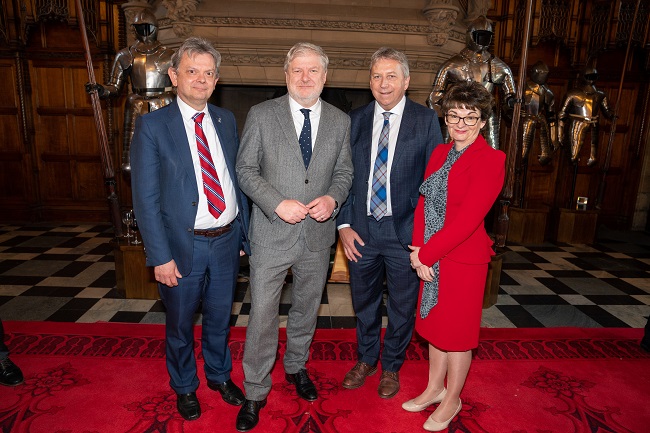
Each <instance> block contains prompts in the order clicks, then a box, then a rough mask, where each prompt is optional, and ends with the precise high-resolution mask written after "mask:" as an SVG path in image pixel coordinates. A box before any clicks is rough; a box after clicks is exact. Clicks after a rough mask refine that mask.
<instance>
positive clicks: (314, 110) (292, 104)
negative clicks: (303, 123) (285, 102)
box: [289, 96, 323, 116]
mask: <svg viewBox="0 0 650 433" xmlns="http://www.w3.org/2000/svg"><path fill="white" fill-rule="evenodd" d="M322 105H323V104H322V103H321V100H320V98H318V100H317V101H316V103H315V104H314V105H312V106H311V107H303V106H302V105H300V104H299V103H297V102H296V101H295V100H294V99H293V98H292V97H291V96H289V109H290V110H291V112H292V113H293V112H294V111H297V112H299V114H300V115H302V113H300V110H302V109H303V108H307V109H309V110H311V113H310V116H311V115H312V114H320V110H321V107H322Z"/></svg>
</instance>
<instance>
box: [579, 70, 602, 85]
mask: <svg viewBox="0 0 650 433" xmlns="http://www.w3.org/2000/svg"><path fill="white" fill-rule="evenodd" d="M582 79H583V80H584V81H585V82H586V83H589V84H594V82H596V80H597V79H598V71H597V70H596V68H594V67H592V66H587V67H586V68H584V69H583V70H582Z"/></svg>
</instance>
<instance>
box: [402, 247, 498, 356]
mask: <svg viewBox="0 0 650 433" xmlns="http://www.w3.org/2000/svg"><path fill="white" fill-rule="evenodd" d="M487 271H488V264H487V263H482V264H467V263H458V262H454V261H452V260H449V259H443V260H440V279H439V286H438V304H437V305H436V306H435V307H433V308H432V309H431V311H430V312H429V315H428V316H427V317H426V318H425V319H422V318H421V316H420V303H421V302H422V289H423V287H424V282H422V281H421V282H420V295H419V297H418V309H417V310H416V312H415V316H416V317H415V330H416V331H417V333H418V334H420V335H421V336H422V337H424V338H425V339H426V340H427V341H428V342H429V343H431V344H432V345H433V346H435V347H437V348H438V349H440V350H445V351H450V352H464V351H467V350H471V349H474V348H476V347H477V346H478V334H479V329H480V327H481V313H482V307H483V292H484V290H485V279H486V277H487Z"/></svg>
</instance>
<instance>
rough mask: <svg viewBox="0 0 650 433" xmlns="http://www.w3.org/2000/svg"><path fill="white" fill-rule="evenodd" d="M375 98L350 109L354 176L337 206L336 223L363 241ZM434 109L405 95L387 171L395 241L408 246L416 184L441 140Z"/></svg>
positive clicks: (414, 204) (422, 178)
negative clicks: (391, 160) (339, 209)
mask: <svg viewBox="0 0 650 433" xmlns="http://www.w3.org/2000/svg"><path fill="white" fill-rule="evenodd" d="M374 110H375V102H374V101H373V102H371V103H370V104H368V105H366V106H364V107H360V108H357V109H356V110H353V111H351V112H350V118H351V119H352V125H351V132H350V145H351V147H352V163H353V164H354V180H353V182H352V189H351V190H350V195H349V196H348V199H347V200H346V202H345V203H344V204H343V206H342V207H341V211H340V213H339V216H338V217H337V219H336V224H337V225H341V224H350V226H351V227H352V228H353V229H354V230H355V231H356V232H357V233H358V234H359V236H360V237H361V239H363V240H364V241H365V240H367V239H368V216H367V207H366V202H367V200H368V178H369V177H370V170H371V167H370V151H371V148H372V142H371V141H372V123H373V114H374ZM442 142H443V141H442V134H441V133H440V124H439V122H438V115H437V114H436V112H435V110H431V109H429V108H426V107H425V106H423V105H420V104H417V103H415V102H413V101H411V100H410V99H408V98H407V99H406V105H405V107H404V114H403V117H402V123H401V125H400V128H399V135H398V136H397V144H396V147H395V154H394V156H393V165H392V166H391V172H390V173H391V174H390V194H391V204H392V210H393V222H394V224H395V232H396V233H397V237H398V239H399V242H400V243H401V244H402V246H403V247H404V249H406V250H408V245H409V244H411V238H412V236H413V213H414V211H415V207H416V206H417V204H418V198H419V197H420V192H419V188H420V185H421V184H422V181H423V180H424V170H425V168H426V166H427V162H428V161H429V157H430V156H431V153H432V152H433V149H434V148H435V146H437V145H438V144H440V143H442Z"/></svg>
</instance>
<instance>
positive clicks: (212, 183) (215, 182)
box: [192, 113, 226, 218]
mask: <svg viewBox="0 0 650 433" xmlns="http://www.w3.org/2000/svg"><path fill="white" fill-rule="evenodd" d="M203 116H205V113H196V114H195V115H194V116H192V119H194V122H195V123H194V135H196V147H197V149H198V151H199V159H200V160H201V173H202V174H203V190H204V191H205V195H206V197H207V198H208V210H209V211H210V213H211V214H212V215H213V216H214V217H215V218H219V217H220V216H221V214H222V213H223V211H224V210H226V199H225V197H224V196H223V190H222V189H221V182H219V176H218V175H217V170H216V169H215V168H214V163H213V162H212V156H210V148H209V147H208V139H207V138H205V134H204V133H203V125H202V124H201V122H203Z"/></svg>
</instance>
